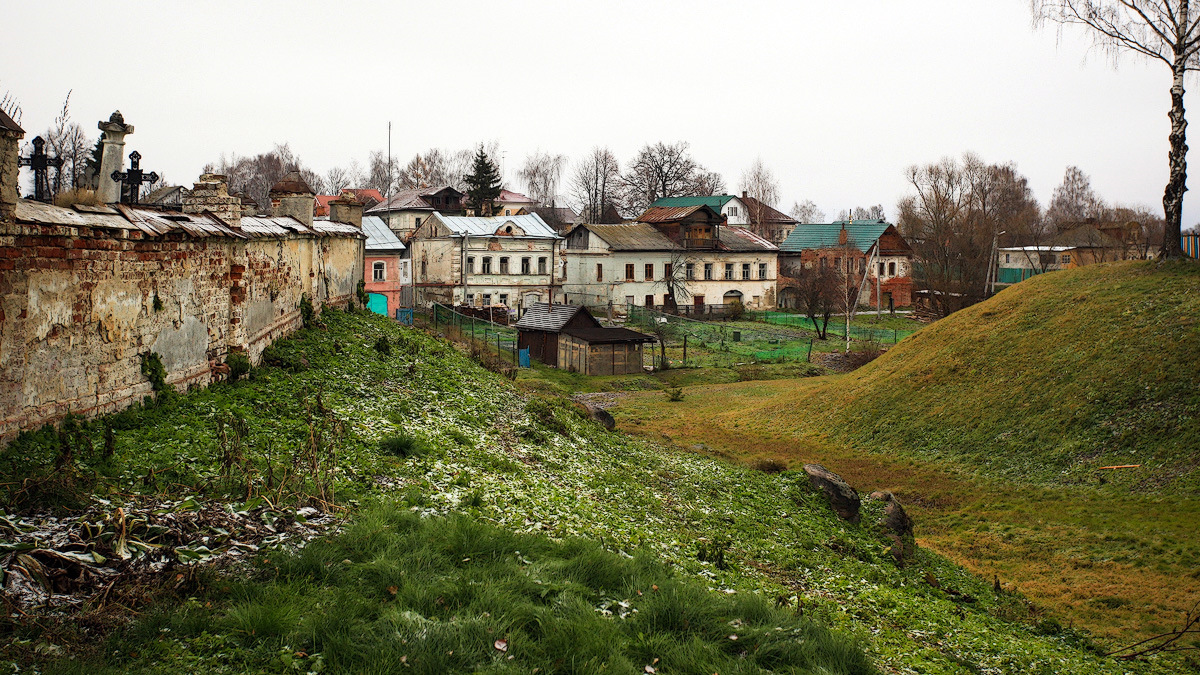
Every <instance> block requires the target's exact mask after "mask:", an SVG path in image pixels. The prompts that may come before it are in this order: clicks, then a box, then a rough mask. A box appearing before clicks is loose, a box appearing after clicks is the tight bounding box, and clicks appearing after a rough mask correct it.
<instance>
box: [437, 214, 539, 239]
mask: <svg viewBox="0 0 1200 675" xmlns="http://www.w3.org/2000/svg"><path fill="white" fill-rule="evenodd" d="M433 218H436V219H437V220H439V221H440V222H441V223H442V224H443V225H445V226H446V228H447V229H449V230H450V231H451V232H453V233H455V234H471V235H476V236H487V235H499V236H513V237H518V238H526V239H528V238H534V239H557V238H559V236H558V233H557V232H555V231H554V228H553V227H550V226H549V225H547V224H546V221H544V220H542V217H541V216H539V215H537V214H536V213H530V214H528V215H524V216H486V217H484V216H444V215H442V214H441V213H438V212H437V211H434V213H433V216H431V220H432V219H433ZM429 222H430V221H426V223H429ZM508 226H512V227H514V228H519V229H521V230H523V231H524V232H525V234H524V235H517V234H512V235H509V234H506V233H505V232H504V228H505V227H508Z"/></svg>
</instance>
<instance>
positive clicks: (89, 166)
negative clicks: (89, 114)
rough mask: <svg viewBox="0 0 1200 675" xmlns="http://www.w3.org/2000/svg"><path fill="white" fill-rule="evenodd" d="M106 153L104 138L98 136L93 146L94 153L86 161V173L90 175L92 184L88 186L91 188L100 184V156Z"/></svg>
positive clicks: (93, 188)
mask: <svg viewBox="0 0 1200 675" xmlns="http://www.w3.org/2000/svg"><path fill="white" fill-rule="evenodd" d="M103 154H104V139H102V138H97V139H96V145H94V146H92V154H91V155H89V156H88V158H87V162H86V163H84V174H85V175H86V176H88V178H89V180H90V181H91V184H89V185H88V186H87V187H88V189H89V190H95V189H96V187H97V186H99V184H100V180H99V178H98V177H99V175H100V157H101V156H102V155H103Z"/></svg>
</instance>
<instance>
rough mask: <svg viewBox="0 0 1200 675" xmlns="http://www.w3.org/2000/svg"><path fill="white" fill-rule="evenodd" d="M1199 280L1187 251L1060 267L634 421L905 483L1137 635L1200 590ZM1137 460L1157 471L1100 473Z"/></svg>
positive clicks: (1091, 615) (929, 522) (962, 549)
mask: <svg viewBox="0 0 1200 675" xmlns="http://www.w3.org/2000/svg"><path fill="white" fill-rule="evenodd" d="M1198 291H1200V269H1198V268H1197V266H1195V265H1187V264H1183V265H1172V266H1168V267H1166V268H1164V269H1157V268H1155V267H1154V266H1152V265H1146V264H1133V265H1120V266H1107V267H1092V268H1085V269H1081V270H1076V271H1071V272H1064V273H1062V274H1058V273H1056V274H1053V275H1044V276H1042V277H1039V278H1037V279H1034V280H1031V281H1029V282H1027V283H1022V284H1020V285H1019V286H1016V287H1013V288H1011V289H1008V290H1006V291H1004V292H1003V293H1001V294H1000V295H999V296H997V297H996V298H994V299H993V300H991V301H989V302H987V303H983V304H981V305H978V306H975V307H972V308H970V309H967V310H965V311H963V312H960V313H959V314H956V315H954V316H952V317H950V318H948V319H946V320H944V321H942V322H939V323H936V324H934V325H932V326H930V327H929V328H927V329H925V330H923V331H922V332H921V333H919V334H917V335H916V336H914V337H912V338H911V339H909V340H906V341H905V342H904V343H902V344H901V345H900V346H898V347H897V348H895V349H893V350H891V351H890V352H889V353H888V354H886V355H885V356H883V357H881V358H880V359H878V360H877V361H875V362H874V363H872V364H870V365H868V366H867V367H864V368H862V369H860V370H859V371H856V372H854V373H851V374H848V375H842V376H834V377H823V378H812V379H807V380H802V381H791V382H789V381H778V382H764V383H739V384H729V385H718V386H713V387H701V388H693V389H690V390H689V397H688V399H687V402H686V406H680V404H670V403H667V402H666V401H664V400H663V399H662V397H661V395H658V396H655V395H649V394H647V395H643V396H639V397H636V399H635V400H633V401H631V402H630V403H627V404H625V405H623V406H622V408H621V410H620V411H619V412H618V415H617V416H618V421H619V422H621V423H623V424H627V425H629V426H631V427H632V428H635V429H641V430H642V432H643V433H645V434H648V435H651V436H652V437H654V438H660V437H661V436H662V435H667V436H669V437H670V438H672V439H674V440H675V441H676V442H678V443H681V444H684V445H686V446H693V445H699V444H703V447H704V448H706V449H707V450H708V451H709V452H716V453H718V454H725V455H727V456H729V457H731V458H735V459H739V460H743V461H748V462H753V461H755V460H758V459H773V460H777V461H783V462H785V463H788V464H795V463H797V462H801V461H823V462H826V463H827V464H828V465H830V466H833V467H836V468H837V469H838V470H839V471H841V472H842V473H843V475H846V476H847V477H848V478H850V479H851V480H852V481H853V482H855V483H856V484H858V485H859V486H860V487H868V488H872V487H887V488H890V489H893V490H895V491H896V492H897V493H898V494H900V495H902V496H903V498H904V499H906V500H907V502H908V503H909V504H910V505H911V506H912V508H913V510H914V511H916V513H917V515H918V536H919V537H921V539H922V542H923V543H925V544H928V545H930V546H933V547H934V548H935V549H936V550H939V551H941V552H943V553H945V554H947V555H950V556H951V557H953V558H954V559H955V560H958V561H959V562H961V563H963V564H965V565H967V566H968V567H970V568H971V569H973V570H975V571H977V572H979V573H981V574H984V575H986V576H991V575H993V574H996V575H999V576H1000V577H1001V578H1002V579H1004V580H1005V581H1006V582H1010V583H1015V584H1016V585H1017V586H1018V587H1019V588H1020V589H1022V590H1023V591H1024V592H1025V593H1026V594H1028V595H1029V596H1030V597H1032V598H1034V599H1035V600H1036V601H1037V602H1038V603H1039V604H1041V605H1044V606H1049V607H1051V608H1053V609H1055V610H1056V611H1058V612H1059V613H1060V616H1062V617H1064V620H1067V619H1070V620H1072V621H1076V622H1078V623H1081V624H1082V625H1085V626H1087V627H1088V628H1090V629H1091V630H1093V631H1095V632H1097V633H1100V634H1102V635H1106V636H1109V637H1111V638H1112V639H1114V640H1123V639H1125V638H1126V637H1128V636H1129V635H1138V634H1143V635H1144V634H1147V633H1150V632H1153V631H1156V630H1159V629H1167V628H1168V627H1173V626H1174V625H1175V624H1177V622H1178V618H1179V616H1180V612H1182V611H1184V610H1187V609H1190V608H1191V606H1192V605H1193V604H1194V603H1195V601H1196V598H1197V597H1198V596H1200V579H1198V578H1197V575H1196V574H1195V561H1196V560H1197V558H1200V542H1197V540H1196V538H1195V534H1194V533H1195V530H1196V527H1197V524H1200V500H1197V499H1196V498H1195V497H1194V495H1193V494H1189V488H1190V486H1194V485H1195V483H1196V473H1195V471H1194V470H1193V469H1194V466H1195V463H1196V462H1197V460H1198V458H1200V455H1198V454H1197V453H1196V451H1195V448H1196V447H1198V446H1200V439H1198V438H1197V431H1196V429H1195V412H1196V408H1197V400H1198V396H1200V394H1198V390H1197V388H1196V387H1195V382H1196V381H1197V379H1198V375H1200V365H1198V364H1197V362H1196V361H1195V359H1194V357H1193V354H1194V353H1196V348H1197V347H1200V344H1198V343H1200V330H1198V329H1197V327H1196V324H1195V320H1196V319H1195V317H1196V316H1197V313H1198V312H1200V293H1198ZM861 450H871V451H877V452H878V453H879V454H871V453H862V452H860V451H861ZM1125 463H1131V464H1138V463H1141V464H1145V465H1146V466H1144V467H1143V468H1142V469H1140V470H1129V471H1125V472H1121V473H1116V474H1113V473H1112V472H1106V473H1104V474H1103V475H1104V476H1106V478H1107V479H1108V483H1106V484H1103V485H1101V484H1099V476H1100V474H1099V473H1098V472H1096V470H1095V467H1099V466H1104V465H1109V464H1125ZM1160 486H1163V487H1165V490H1163V489H1158V488H1160ZM1130 488H1133V491H1132V492H1131V489H1130Z"/></svg>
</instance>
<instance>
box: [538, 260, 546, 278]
mask: <svg viewBox="0 0 1200 675" xmlns="http://www.w3.org/2000/svg"><path fill="white" fill-rule="evenodd" d="M545 273H546V259H545V258H538V274H545Z"/></svg>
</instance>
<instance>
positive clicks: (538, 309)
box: [517, 302, 600, 333]
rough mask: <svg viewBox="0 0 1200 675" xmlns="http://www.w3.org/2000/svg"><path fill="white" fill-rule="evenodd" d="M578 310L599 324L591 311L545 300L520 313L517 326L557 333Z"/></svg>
mask: <svg viewBox="0 0 1200 675" xmlns="http://www.w3.org/2000/svg"><path fill="white" fill-rule="evenodd" d="M580 311H582V312H584V313H585V314H587V316H588V317H589V318H590V319H591V320H592V323H594V324H595V325H596V326H599V325H600V322H599V321H596V318H595V317H593V316H592V315H591V312H588V311H587V309H585V308H583V307H580V306H578V305H557V304H555V305H552V304H549V303H546V302H535V303H533V304H532V305H530V306H529V308H528V309H526V310H525V313H524V314H523V315H521V320H520V321H518V322H517V328H518V329H522V328H523V329H525V330H544V331H549V332H551V333H557V332H558V331H560V330H562V327H563V326H565V325H567V322H569V321H570V320H571V319H573V318H574V317H575V315H576V314H578V313H579V312H580Z"/></svg>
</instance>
